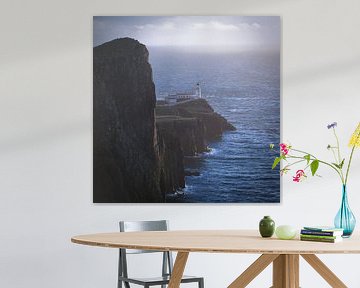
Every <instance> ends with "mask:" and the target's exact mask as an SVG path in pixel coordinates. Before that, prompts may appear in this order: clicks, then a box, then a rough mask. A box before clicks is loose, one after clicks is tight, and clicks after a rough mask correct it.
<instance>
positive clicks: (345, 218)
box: [334, 185, 356, 237]
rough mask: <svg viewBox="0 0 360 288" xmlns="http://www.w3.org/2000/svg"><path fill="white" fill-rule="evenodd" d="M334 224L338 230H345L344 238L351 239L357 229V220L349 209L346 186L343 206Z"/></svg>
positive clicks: (343, 190) (344, 187)
mask: <svg viewBox="0 0 360 288" xmlns="http://www.w3.org/2000/svg"><path fill="white" fill-rule="evenodd" d="M334 224H335V227H336V228H342V229H344V234H343V237H350V236H351V234H352V233H353V231H354V229H355V224H356V219H355V216H354V214H353V213H352V211H351V209H350V207H349V203H348V197H347V187H346V185H343V187H342V199H341V206H340V209H339V211H338V213H337V214H336V217H335V220H334Z"/></svg>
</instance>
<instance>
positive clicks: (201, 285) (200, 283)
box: [199, 279, 204, 288]
mask: <svg viewBox="0 0 360 288" xmlns="http://www.w3.org/2000/svg"><path fill="white" fill-rule="evenodd" d="M199 288H204V279H200V280H199Z"/></svg>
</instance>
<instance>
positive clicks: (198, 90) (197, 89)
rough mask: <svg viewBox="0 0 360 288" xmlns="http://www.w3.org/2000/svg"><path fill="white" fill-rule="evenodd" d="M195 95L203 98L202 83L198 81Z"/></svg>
mask: <svg viewBox="0 0 360 288" xmlns="http://www.w3.org/2000/svg"><path fill="white" fill-rule="evenodd" d="M195 95H196V97H197V98H202V96H201V87H200V83H199V82H198V83H196V90H195Z"/></svg>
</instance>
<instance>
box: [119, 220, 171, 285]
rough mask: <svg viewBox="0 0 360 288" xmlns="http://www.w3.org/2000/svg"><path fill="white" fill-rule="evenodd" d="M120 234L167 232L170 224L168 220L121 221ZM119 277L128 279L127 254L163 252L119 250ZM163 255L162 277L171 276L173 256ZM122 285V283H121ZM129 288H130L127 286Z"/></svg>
mask: <svg viewBox="0 0 360 288" xmlns="http://www.w3.org/2000/svg"><path fill="white" fill-rule="evenodd" d="M119 225H120V232H137V231H167V230H168V228H169V224H168V221H167V220H158V221H120V222H119ZM119 250H120V251H119V252H120V253H119V274H118V275H119V276H125V277H128V272H127V257H126V254H140V253H159V252H161V251H149V250H136V249H119ZM161 253H163V261H162V262H163V263H162V275H163V276H165V275H169V274H170V275H171V273H172V267H173V259H172V255H171V253H170V252H169V251H166V252H161ZM119 283H120V282H119ZM127 285H128V286H127V287H130V286H129V284H127Z"/></svg>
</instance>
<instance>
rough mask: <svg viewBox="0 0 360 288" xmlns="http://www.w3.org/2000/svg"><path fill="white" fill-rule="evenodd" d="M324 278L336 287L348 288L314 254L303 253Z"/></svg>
mask: <svg viewBox="0 0 360 288" xmlns="http://www.w3.org/2000/svg"><path fill="white" fill-rule="evenodd" d="M301 256H302V257H303V258H304V259H305V260H306V262H308V263H309V264H310V265H311V267H313V268H314V269H315V270H316V272H318V273H319V274H320V276H321V277H323V278H324V280H325V281H326V282H327V283H329V284H330V286H331V287H335V288H347V286H346V285H345V284H344V283H343V282H342V281H341V280H340V279H339V278H338V277H337V276H336V275H335V274H334V273H333V272H332V271H331V270H330V269H329V268H328V267H327V266H326V265H325V264H324V263H323V262H322V261H321V260H320V259H319V258H318V257H317V256H316V255H314V254H302V255H301Z"/></svg>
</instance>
